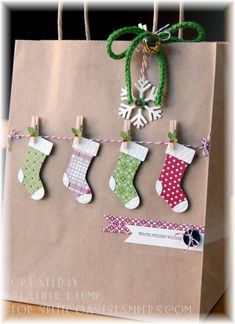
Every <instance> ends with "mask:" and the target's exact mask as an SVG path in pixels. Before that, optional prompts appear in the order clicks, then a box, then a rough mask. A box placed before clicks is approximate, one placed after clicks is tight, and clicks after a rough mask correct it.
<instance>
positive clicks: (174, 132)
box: [168, 120, 177, 150]
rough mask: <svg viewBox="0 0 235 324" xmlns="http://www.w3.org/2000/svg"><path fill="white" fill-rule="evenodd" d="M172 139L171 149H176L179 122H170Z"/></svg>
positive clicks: (169, 135)
mask: <svg viewBox="0 0 235 324" xmlns="http://www.w3.org/2000/svg"><path fill="white" fill-rule="evenodd" d="M168 137H169V139H170V148H171V149H172V150H174V149H175V144H176V143H177V120H170V132H169V133H168Z"/></svg>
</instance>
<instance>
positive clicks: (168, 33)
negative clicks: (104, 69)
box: [106, 21, 205, 106]
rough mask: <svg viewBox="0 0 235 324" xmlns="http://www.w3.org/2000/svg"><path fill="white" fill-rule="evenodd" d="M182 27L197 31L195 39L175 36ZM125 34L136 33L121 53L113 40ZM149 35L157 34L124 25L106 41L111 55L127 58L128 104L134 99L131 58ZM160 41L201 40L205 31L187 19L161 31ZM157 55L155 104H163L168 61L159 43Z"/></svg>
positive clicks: (117, 57) (117, 58)
mask: <svg viewBox="0 0 235 324" xmlns="http://www.w3.org/2000/svg"><path fill="white" fill-rule="evenodd" d="M180 28H181V29H182V28H190V29H193V30H195V31H196V32H197V35H196V37H195V38H194V39H191V40H187V39H183V38H178V37H176V36H174V35H173V34H174V33H176V32H177V31H178V30H179V29H180ZM125 34H134V35H135V37H134V39H133V40H132V41H131V43H130V45H129V46H128V48H127V49H125V50H124V51H123V52H121V53H117V54H116V53H114V52H113V49H112V45H113V42H114V41H115V40H117V39H118V38H119V37H121V36H122V35H125ZM149 36H152V37H153V38H154V37H156V34H153V33H151V32H150V31H147V30H143V29H141V28H139V27H137V26H131V27H124V28H121V29H118V30H116V31H114V32H113V33H112V34H111V35H110V36H109V37H108V39H107V43H106V50H107V52H108V54H109V56H110V57H112V58H113V59H115V60H120V59H123V58H125V83H126V88H127V101H128V104H131V103H133V101H134V99H133V96H132V81H131V71H130V66H131V59H132V56H133V53H134V51H135V50H136V48H137V47H138V46H139V44H141V42H142V41H144V40H145V39H147V38H148V37H149ZM157 36H158V39H159V43H160V44H161V43H162V44H164V43H171V42H174V43H183V42H188V41H190V42H201V41H203V40H204V39H205V31H204V29H203V28H202V26H201V25H199V24H197V23H195V22H192V21H185V22H181V23H177V24H174V25H172V26H170V27H168V28H166V29H164V30H163V31H161V32H160V33H159V34H158V35H157ZM155 54H156V57H157V60H158V63H159V74H160V76H159V84H158V87H157V88H158V91H157V92H156V96H155V99H154V104H155V105H157V106H158V105H161V103H162V99H163V91H164V85H165V80H166V61H165V54H164V51H163V49H162V46H160V45H159V48H158V50H157V51H156V53H155Z"/></svg>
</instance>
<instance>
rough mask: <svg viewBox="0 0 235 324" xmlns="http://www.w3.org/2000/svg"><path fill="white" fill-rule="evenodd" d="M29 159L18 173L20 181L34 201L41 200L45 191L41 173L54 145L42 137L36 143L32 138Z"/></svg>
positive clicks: (37, 138)
mask: <svg viewBox="0 0 235 324" xmlns="http://www.w3.org/2000/svg"><path fill="white" fill-rule="evenodd" d="M28 145H29V149H28V154H27V159H26V161H25V163H24V165H23V166H22V167H21V169H20V170H19V172H18V180H19V181H20V182H21V183H22V184H23V186H24V187H25V189H26V190H27V191H28V192H29V194H30V195H31V198H32V199H34V200H39V199H41V198H42V197H43V196H44V194H45V190H44V187H43V184H42V181H41V179H40V171H41V168H42V165H43V163H44V161H45V159H46V156H47V155H49V154H50V152H51V149H52V146H53V144H52V143H51V142H49V141H47V140H45V139H44V138H42V137H39V136H38V137H36V138H35V141H33V139H32V138H31V139H30V141H29V144H28Z"/></svg>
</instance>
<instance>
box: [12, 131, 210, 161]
mask: <svg viewBox="0 0 235 324" xmlns="http://www.w3.org/2000/svg"><path fill="white" fill-rule="evenodd" d="M30 136H31V135H30V134H27V135H26V134H18V133H17V131H16V130H15V129H13V130H12V131H10V133H9V134H8V135H7V140H8V145H9V146H10V144H11V142H12V141H13V140H16V139H21V138H29V137H30ZM40 136H41V137H43V138H47V139H52V140H53V139H55V140H69V141H72V140H74V136H71V137H68V136H53V135H40ZM91 140H93V141H96V142H103V143H122V142H123V139H110V138H91ZM133 142H135V143H138V144H149V145H168V144H169V143H170V142H169V141H133ZM182 145H184V146H187V147H191V148H195V149H201V150H202V153H203V155H204V156H208V155H209V151H210V147H211V144H210V142H209V139H208V138H202V139H201V145H190V144H182Z"/></svg>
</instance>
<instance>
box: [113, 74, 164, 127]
mask: <svg viewBox="0 0 235 324" xmlns="http://www.w3.org/2000/svg"><path fill="white" fill-rule="evenodd" d="M135 88H136V89H137V91H138V97H134V103H133V104H128V103H127V90H126V88H122V89H121V101H122V102H121V104H120V107H119V116H121V117H122V118H124V119H130V121H131V123H132V125H133V126H135V127H136V128H141V127H143V126H145V125H146V124H147V123H148V122H151V121H153V120H156V119H159V118H161V117H162V116H161V112H162V111H161V110H160V109H161V106H154V98H155V95H156V91H157V90H156V88H155V87H154V86H153V85H152V84H151V83H150V82H149V81H148V80H138V82H137V83H135ZM147 90H149V92H148V94H146V92H147ZM144 110H146V112H147V116H148V120H147V119H146V117H145V116H144V114H143V112H144ZM133 112H135V114H134V115H133Z"/></svg>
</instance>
